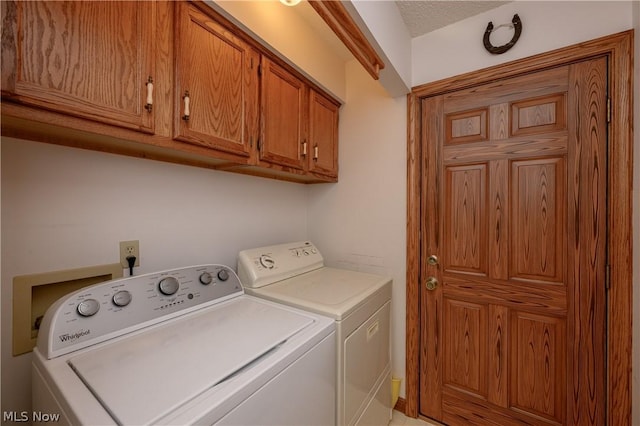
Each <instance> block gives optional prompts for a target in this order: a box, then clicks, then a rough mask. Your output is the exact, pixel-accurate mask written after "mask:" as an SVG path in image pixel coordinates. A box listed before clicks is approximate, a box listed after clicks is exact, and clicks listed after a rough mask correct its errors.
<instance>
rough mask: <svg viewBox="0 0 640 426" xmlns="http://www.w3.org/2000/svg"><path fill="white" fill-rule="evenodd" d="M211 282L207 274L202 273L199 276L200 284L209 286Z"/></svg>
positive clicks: (211, 278)
mask: <svg viewBox="0 0 640 426" xmlns="http://www.w3.org/2000/svg"><path fill="white" fill-rule="evenodd" d="M211 281H213V277H212V276H211V274H210V273H208V272H203V273H202V274H200V284H204V285H209V284H211Z"/></svg>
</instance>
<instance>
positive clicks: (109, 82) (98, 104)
mask: <svg viewBox="0 0 640 426" xmlns="http://www.w3.org/2000/svg"><path fill="white" fill-rule="evenodd" d="M3 3H4V4H3V5H2V7H3V9H5V10H4V11H3V16H11V15H12V14H13V15H14V16H15V19H14V20H5V22H4V25H3V27H4V28H3V39H2V51H3V52H2V60H3V65H2V96H3V99H11V100H13V101H16V102H19V103H22V104H26V105H32V106H37V107H40V108H44V109H47V110H50V111H55V112H61V113H64V114H67V115H74V116H77V117H82V118H88V119H90V120H94V121H99V122H103V123H108V124H111V125H116V126H121V127H126V128H130V129H135V130H139V131H143V132H146V133H153V131H154V118H153V112H152V111H151V112H150V111H148V110H147V109H145V104H146V103H147V102H146V100H147V89H148V87H147V85H146V83H147V82H148V80H149V78H151V79H153V78H154V76H155V56H154V51H155V45H154V43H155V39H156V25H155V15H156V4H155V2H131V1H123V2H110V1H109V2H102V1H95V2H94V1H79V2H58V1H18V2H3ZM149 88H150V87H149Z"/></svg>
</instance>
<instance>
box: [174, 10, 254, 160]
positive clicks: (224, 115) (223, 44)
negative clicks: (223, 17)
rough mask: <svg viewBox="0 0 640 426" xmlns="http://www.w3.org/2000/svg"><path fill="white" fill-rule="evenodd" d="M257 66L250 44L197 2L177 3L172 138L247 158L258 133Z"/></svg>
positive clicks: (242, 158)
mask: <svg viewBox="0 0 640 426" xmlns="http://www.w3.org/2000/svg"><path fill="white" fill-rule="evenodd" d="M259 64H260V54H259V53H258V51H257V50H256V49H254V48H253V47H252V46H251V45H250V44H249V43H248V42H246V41H245V40H243V39H242V38H241V37H239V36H238V35H236V34H235V33H234V32H233V31H231V30H230V29H228V28H226V27H225V26H223V25H222V24H221V23H219V22H217V21H216V20H215V19H214V18H212V17H211V16H210V15H209V14H208V13H205V12H204V11H203V10H201V9H200V8H199V7H198V6H197V5H196V4H193V3H190V2H179V3H177V4H176V74H175V77H176V78H175V79H176V82H175V112H174V131H175V134H174V139H175V140H178V141H181V142H187V143H190V144H194V145H198V146H204V147H207V148H211V149H215V150H218V151H222V152H225V153H229V154H234V155H236V156H237V157H235V158H236V161H240V162H242V163H247V162H249V161H250V160H249V158H250V157H251V153H252V151H253V144H254V143H255V142H256V140H257V137H258V108H259V101H258V95H259V77H258V66H259ZM187 92H188V95H189V107H190V108H189V109H190V115H189V118H188V120H187V119H185V117H184V115H185V114H184V108H185V104H184V96H185V94H187Z"/></svg>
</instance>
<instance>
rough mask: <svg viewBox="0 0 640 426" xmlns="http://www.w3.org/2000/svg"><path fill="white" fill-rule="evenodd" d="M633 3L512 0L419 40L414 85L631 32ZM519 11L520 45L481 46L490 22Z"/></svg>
mask: <svg viewBox="0 0 640 426" xmlns="http://www.w3.org/2000/svg"><path fill="white" fill-rule="evenodd" d="M632 3H633V2H631V1H514V2H510V3H507V4H505V5H503V6H500V7H499V8H496V9H493V10H490V11H487V12H485V13H482V14H480V15H477V16H474V17H472V18H468V19H465V20H464V21H461V22H459V23H456V24H452V25H449V26H446V27H444V28H441V29H439V30H436V31H433V32H431V33H428V34H425V35H423V36H420V37H416V38H414V39H413V41H412V58H413V61H412V63H413V68H412V78H413V86H418V85H420V84H423V83H427V82H430V81H436V80H440V79H443V78H446V77H450V76H454V75H458V74H462V73H466V72H469V71H474V70H478V69H482V68H487V67H490V66H493V65H496V64H500V63H504V62H508V61H512V60H515V59H520V58H524V57H527V56H531V55H534V54H537V53H542V52H548V51H550V50H554V49H557V48H560V47H564V46H569V45H572V44H575V43H579V42H581V41H587V40H592V39H595V38H598V37H602V36H605V35H609V34H613V33H617V32H620V31H625V30H628V29H630V28H632V25H633V24H632V20H631V15H632V11H631V9H632ZM516 13H517V14H518V16H519V17H520V19H521V21H522V34H521V36H520V39H519V40H518V42H517V43H516V45H515V46H514V47H513V48H511V50H509V51H507V52H506V53H504V54H502V55H492V54H490V53H489V52H487V51H486V50H485V48H484V46H483V44H482V37H483V35H484V31H485V29H486V28H487V24H488V23H489V22H490V21H491V22H493V24H494V27H497V26H498V25H500V24H504V23H510V22H511V19H512V18H513V15H514V14H516ZM605 18H606V19H605ZM512 35H513V31H512V30H510V29H507V28H501V29H500V30H496V31H495V32H494V34H492V38H491V41H492V43H493V44H494V45H498V46H499V45H502V44H504V43H505V42H506V41H509V40H510V39H511V37H512ZM494 36H495V40H494Z"/></svg>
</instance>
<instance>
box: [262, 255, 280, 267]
mask: <svg viewBox="0 0 640 426" xmlns="http://www.w3.org/2000/svg"><path fill="white" fill-rule="evenodd" d="M260 264H261V265H262V266H263V267H265V268H267V269H273V267H274V266H275V264H276V261H275V260H273V257H271V256H269V255H268V254H263V255H262V256H260Z"/></svg>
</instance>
